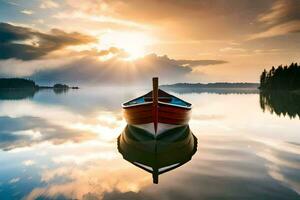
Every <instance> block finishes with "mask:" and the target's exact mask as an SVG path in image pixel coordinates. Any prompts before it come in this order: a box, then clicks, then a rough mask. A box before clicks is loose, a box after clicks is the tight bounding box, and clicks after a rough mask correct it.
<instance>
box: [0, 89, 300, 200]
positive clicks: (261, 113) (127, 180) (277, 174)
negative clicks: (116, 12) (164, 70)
mask: <svg viewBox="0 0 300 200" xmlns="http://www.w3.org/2000/svg"><path fill="white" fill-rule="evenodd" d="M145 92H147V89H136V88H125V87H124V88H122V87H99V88H82V89H79V90H69V91H62V92H57V91H56V92H54V91H52V90H42V91H39V92H32V91H31V92H28V93H26V92H11V93H2V94H0V148H1V151H0V163H1V165H0V199H1V200H7V199H28V200H31V199H40V200H41V199H84V200H97V199H105V200H120V199H147V200H152V199H160V200H161V199H167V200H171V199H182V200H185V199H203V200H205V199H230V200H232V199H264V200H266V199H270V200H276V199H300V196H299V194H300V120H299V113H300V110H299V108H300V105H299V104H300V101H299V97H297V96H292V97H287V96H286V95H277V96H276V95H260V94H259V93H258V92H257V91H250V92H249V91H240V92H239V91H238V90H237V91H229V92H228V91H222V90H217V91H182V90H178V91H176V90H175V91H173V90H172V91H171V93H172V94H174V95H176V96H178V97H180V98H182V99H184V100H186V101H188V102H190V103H192V104H193V109H192V118H191V121H190V130H191V131H192V133H193V134H194V136H195V137H196V138H197V151H196V152H195V154H193V156H192V158H191V160H189V161H188V162H186V163H185V164H183V165H182V166H180V167H178V168H176V169H174V170H171V171H168V172H166V173H164V174H161V175H160V176H159V183H158V184H153V181H152V175H151V174H150V173H148V172H146V171H145V170H142V169H140V168H139V167H136V166H135V165H133V164H132V163H130V162H128V161H127V160H125V159H123V156H122V154H121V153H120V152H119V151H118V144H117V138H118V136H119V135H120V134H121V133H122V132H123V130H124V128H125V126H126V122H125V120H124V119H123V116H122V108H121V103H122V102H124V101H127V100H130V99H132V98H134V97H136V96H139V95H142V94H144V93H145Z"/></svg>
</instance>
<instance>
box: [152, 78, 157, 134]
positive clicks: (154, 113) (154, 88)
mask: <svg viewBox="0 0 300 200" xmlns="http://www.w3.org/2000/svg"><path fill="white" fill-rule="evenodd" d="M152 84H153V91H152V99H153V123H154V130H155V135H156V132H157V124H158V77H154V78H152Z"/></svg>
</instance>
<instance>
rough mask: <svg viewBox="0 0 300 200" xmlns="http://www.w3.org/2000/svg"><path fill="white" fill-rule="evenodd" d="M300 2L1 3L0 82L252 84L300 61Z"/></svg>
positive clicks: (38, 0) (95, 0) (11, 0)
mask: <svg viewBox="0 0 300 200" xmlns="http://www.w3.org/2000/svg"><path fill="white" fill-rule="evenodd" d="M299 10H300V1H299V0H198V1H192V0H164V1H159V0H149V1H141V0H126V1H125V0H84V1H83V0H82V1H80V0H43V1H42V0H0V77H26V78H31V79H33V80H35V81H37V82H38V83H47V84H49V83H56V82H64V83H73V84H92V85H95V84H96V85H97V84H110V85H111V84H136V83H143V82H149V81H150V79H151V77H152V76H159V77H160V81H161V83H176V82H203V83H207V82H258V80H259V75H260V73H261V72H262V70H263V69H269V68H271V67H272V66H278V65H281V64H282V65H286V64H290V63H291V62H299V50H300V12H299Z"/></svg>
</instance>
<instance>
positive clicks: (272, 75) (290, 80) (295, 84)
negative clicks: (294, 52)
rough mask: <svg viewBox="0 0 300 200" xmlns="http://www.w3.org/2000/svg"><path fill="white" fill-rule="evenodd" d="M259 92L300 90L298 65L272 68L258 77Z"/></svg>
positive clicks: (299, 68)
mask: <svg viewBox="0 0 300 200" xmlns="http://www.w3.org/2000/svg"><path fill="white" fill-rule="evenodd" d="M260 89H261V90H300V65H298V64H297V63H292V64H290V65H289V66H282V65H280V66H278V67H277V68H275V67H272V69H271V70H269V71H266V70H264V71H263V72H262V74H261V76H260Z"/></svg>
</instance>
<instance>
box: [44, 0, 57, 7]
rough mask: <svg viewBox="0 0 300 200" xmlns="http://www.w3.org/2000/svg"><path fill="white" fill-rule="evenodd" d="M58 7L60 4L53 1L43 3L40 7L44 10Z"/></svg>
mask: <svg viewBox="0 0 300 200" xmlns="http://www.w3.org/2000/svg"><path fill="white" fill-rule="evenodd" d="M58 7H59V4H58V3H56V2H55V1H52V0H46V1H43V2H42V3H41V5H40V8H42V9H49V8H58Z"/></svg>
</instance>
